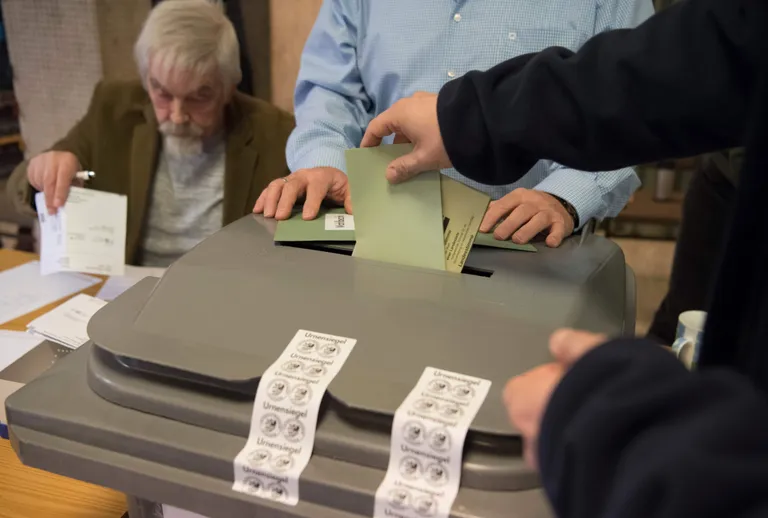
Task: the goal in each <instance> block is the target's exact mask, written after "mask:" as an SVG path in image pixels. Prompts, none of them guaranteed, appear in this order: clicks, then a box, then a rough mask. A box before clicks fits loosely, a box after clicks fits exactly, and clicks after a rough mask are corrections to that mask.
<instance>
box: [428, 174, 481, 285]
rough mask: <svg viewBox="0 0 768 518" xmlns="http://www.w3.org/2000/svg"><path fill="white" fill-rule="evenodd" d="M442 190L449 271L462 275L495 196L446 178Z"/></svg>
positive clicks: (446, 259)
mask: <svg viewBox="0 0 768 518" xmlns="http://www.w3.org/2000/svg"><path fill="white" fill-rule="evenodd" d="M440 191H441V193H442V198H443V202H442V203H443V233H444V235H443V239H444V241H445V269H446V270H447V271H449V272H454V273H461V270H463V269H464V263H465V262H466V261H467V256H469V251H470V250H471V249H472V244H473V243H474V241H475V235H477V231H478V229H479V228H480V223H482V221H483V216H485V211H486V209H488V204H489V203H490V202H491V197H490V196H488V195H487V194H484V193H482V192H480V191H476V190H474V189H473V188H471V187H468V186H466V185H464V184H463V183H461V182H459V181H456V180H454V179H453V178H450V177H448V176H445V175H441V176H440Z"/></svg>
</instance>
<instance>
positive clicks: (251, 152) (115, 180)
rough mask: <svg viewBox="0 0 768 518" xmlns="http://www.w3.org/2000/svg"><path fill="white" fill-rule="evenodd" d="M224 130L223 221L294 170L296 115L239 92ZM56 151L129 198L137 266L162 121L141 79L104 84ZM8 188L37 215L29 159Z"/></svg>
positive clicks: (131, 258)
mask: <svg viewBox="0 0 768 518" xmlns="http://www.w3.org/2000/svg"><path fill="white" fill-rule="evenodd" d="M225 127H226V139H227V143H226V162H225V176H224V202H223V203H224V207H223V213H224V217H223V222H222V223H223V224H224V225H226V224H228V223H231V222H232V221H235V220H237V219H239V218H240V217H242V216H244V215H246V214H249V213H250V212H251V210H252V209H253V205H254V203H256V199H257V198H258V196H259V194H260V193H261V191H262V190H263V189H264V188H265V187H266V186H267V184H268V183H269V182H271V181H272V180H274V179H276V178H279V177H282V176H285V175H287V174H288V173H289V170H288V166H287V164H286V160H285V145H286V142H287V140H288V135H289V134H290V133H291V130H292V129H293V127H294V119H293V117H292V116H291V115H290V114H288V113H286V112H284V111H282V110H280V109H278V108H276V107H275V106H272V105H271V104H269V103H267V102H264V101H261V100H258V99H254V98H252V97H249V96H246V95H244V94H241V93H239V92H238V93H235V95H234V96H233V98H232V100H231V102H230V103H229V104H228V105H227V107H226V116H225ZM51 149H52V150H57V151H70V152H71V153H74V154H75V155H76V156H77V158H78V160H79V161H80V165H81V166H82V167H83V169H85V170H88V171H94V172H95V173H96V175H95V177H94V178H93V179H92V180H91V181H89V182H88V187H89V188H93V189H98V190H100V191H107V192H112V193H117V194H124V195H126V196H128V228H127V233H126V250H125V258H126V262H127V263H129V264H137V263H140V261H141V258H140V253H141V243H142V238H143V234H144V227H145V224H146V221H147V213H148V206H149V196H150V193H151V188H152V181H153V179H154V175H155V170H156V166H157V160H158V154H159V150H160V133H159V132H158V125H157V119H156V118H155V114H154V111H153V109H152V104H151V102H150V100H149V96H148V95H147V93H146V92H145V90H144V88H143V87H142V85H141V83H140V82H138V81H128V82H102V83H99V84H98V85H97V86H96V89H95V91H94V94H93V98H92V99H91V105H90V107H89V108H88V112H87V113H86V115H85V117H83V119H82V120H80V121H79V122H78V123H77V124H76V125H75V127H74V128H72V129H71V130H70V132H69V133H68V134H67V136H66V137H64V138H63V139H62V140H60V141H59V142H57V143H56V144H55V145H54V146H53V147H52V148H51ZM8 193H9V195H10V196H11V199H12V202H13V204H14V206H15V207H16V209H17V210H20V211H22V212H32V203H31V201H32V200H31V198H32V196H33V195H34V189H33V188H32V187H31V186H30V185H29V183H28V182H27V172H26V164H22V165H21V166H19V167H18V168H17V169H16V170H15V171H14V172H13V175H12V176H11V180H10V181H9V184H8Z"/></svg>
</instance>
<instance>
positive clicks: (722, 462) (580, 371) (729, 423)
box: [539, 339, 768, 518]
mask: <svg viewBox="0 0 768 518" xmlns="http://www.w3.org/2000/svg"><path fill="white" fill-rule="evenodd" d="M539 467H540V470H541V475H542V480H543V484H544V487H545V489H546V492H547V495H548V496H549V498H550V500H551V501H552V504H553V506H554V508H555V510H556V512H557V516H558V517H559V518H635V517H636V518H683V517H697V518H707V517H713V518H714V517H718V518H721V517H726V516H727V517H729V518H745V517H750V518H751V517H757V516H768V403H766V401H765V399H764V397H763V396H762V395H761V394H760V393H758V392H757V391H756V390H755V389H754V388H753V387H752V386H751V385H750V384H749V383H748V382H747V381H746V379H745V378H742V377H740V376H739V375H737V374H734V373H732V372H725V371H717V370H708V371H701V372H694V373H690V372H688V371H687V370H686V369H685V368H684V367H683V366H682V364H681V363H680V362H679V361H678V360H677V359H676V358H675V357H674V356H672V355H671V354H670V353H669V352H668V351H667V350H665V349H663V348H662V347H660V346H657V345H654V344H653V343H651V342H648V341H644V340H634V339H623V340H616V341H613V342H609V343H608V344H605V345H603V346H600V347H598V348H597V349H595V350H593V351H591V352H590V353H588V354H587V355H585V357H584V358H582V359H581V360H580V361H579V362H577V363H576V365H574V367H573V368H572V369H571V370H570V371H569V372H568V374H567V375H566V376H565V378H564V379H563V380H562V382H561V383H560V385H559V386H558V387H557V389H556V390H555V392H554V394H553V396H552V398H551V400H550V403H549V405H548V407H547V410H546V413H545V416H544V419H543V422H542V428H541V433H540V437H539Z"/></svg>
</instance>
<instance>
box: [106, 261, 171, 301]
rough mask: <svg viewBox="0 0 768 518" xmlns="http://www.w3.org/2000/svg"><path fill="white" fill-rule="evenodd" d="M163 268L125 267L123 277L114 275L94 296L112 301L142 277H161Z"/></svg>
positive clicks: (163, 271)
mask: <svg viewBox="0 0 768 518" xmlns="http://www.w3.org/2000/svg"><path fill="white" fill-rule="evenodd" d="M164 273H165V268H150V267H148V266H128V265H126V266H125V274H124V275H115V276H112V277H110V278H108V279H107V280H106V282H105V283H104V286H102V287H101V290H99V292H98V293H97V294H96V297H98V298H100V299H101V300H107V301H110V300H114V299H116V298H117V297H118V295H120V294H122V293H123V292H124V291H126V290H127V289H128V288H130V287H131V286H133V285H134V284H136V283H137V282H139V281H140V280H141V279H143V278H144V277H162V276H163V274H164Z"/></svg>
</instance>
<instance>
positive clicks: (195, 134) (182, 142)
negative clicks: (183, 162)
mask: <svg viewBox="0 0 768 518" xmlns="http://www.w3.org/2000/svg"><path fill="white" fill-rule="evenodd" d="M160 133H162V134H163V144H164V149H165V150H166V152H168V153H169V154H170V155H172V156H174V157H176V158H184V157H190V156H198V155H201V154H202V153H203V130H202V128H199V127H198V126H196V125H195V124H184V125H176V124H173V123H172V122H171V121H165V122H164V123H162V124H161V125H160Z"/></svg>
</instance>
